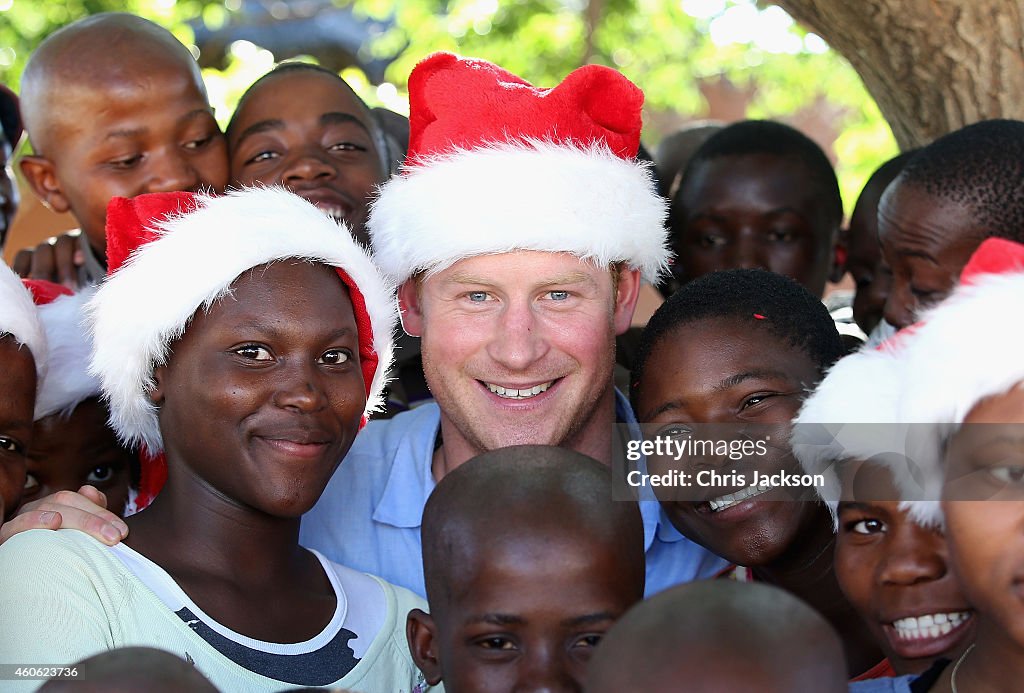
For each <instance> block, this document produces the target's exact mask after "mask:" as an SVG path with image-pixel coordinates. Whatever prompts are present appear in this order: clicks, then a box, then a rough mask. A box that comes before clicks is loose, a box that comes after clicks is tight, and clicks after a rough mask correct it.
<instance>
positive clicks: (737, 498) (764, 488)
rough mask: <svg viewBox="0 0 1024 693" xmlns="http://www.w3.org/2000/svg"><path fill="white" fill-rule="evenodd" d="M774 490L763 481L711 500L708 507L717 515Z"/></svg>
mask: <svg viewBox="0 0 1024 693" xmlns="http://www.w3.org/2000/svg"><path fill="white" fill-rule="evenodd" d="M771 490H772V486H771V485H770V484H769V483H768V482H767V481H762V482H761V483H759V484H756V485H754V486H748V487H747V488H745V489H743V490H741V491H737V492H736V493H730V494H728V495H726V496H722V497H720V498H715V499H714V500H709V501H708V505H709V506H711V512H713V513H717V512H719V511H721V510H725V509H726V508H731V507H732V506H734V505H736V504H737V503H739V502H741V501H745V500H746V499H748V498H752V497H754V496H759V495H761V494H762V493H766V492H768V491H771Z"/></svg>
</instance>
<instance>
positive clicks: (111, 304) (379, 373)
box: [87, 188, 397, 508]
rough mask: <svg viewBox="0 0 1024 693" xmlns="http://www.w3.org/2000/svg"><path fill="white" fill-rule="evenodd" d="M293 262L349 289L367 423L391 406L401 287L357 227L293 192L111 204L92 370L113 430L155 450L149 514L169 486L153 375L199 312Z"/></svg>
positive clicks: (146, 469)
mask: <svg viewBox="0 0 1024 693" xmlns="http://www.w3.org/2000/svg"><path fill="white" fill-rule="evenodd" d="M288 258H298V259H302V260H305V261H309V262H314V263H322V264H325V265H329V266H332V267H334V268H336V270H337V273H338V276H339V277H340V278H341V280H342V281H343V282H344V283H345V285H346V286H347V287H348V290H349V296H350V298H351V301H352V308H353V312H354V313H355V317H356V324H357V327H358V330H359V357H360V363H361V367H362V371H363V379H364V381H365V384H366V408H365V410H364V414H363V421H364V422H365V420H366V417H367V416H369V414H370V413H371V412H373V411H376V410H378V409H380V408H381V407H382V405H383V389H384V385H385V383H386V374H387V371H388V369H389V367H390V365H391V362H392V337H393V334H394V330H395V327H396V325H397V310H396V302H395V298H394V288H393V285H391V284H389V283H388V282H387V281H385V279H384V278H383V277H382V276H381V274H380V272H379V271H378V270H377V268H376V267H374V265H373V264H372V263H371V261H370V259H369V257H368V256H367V254H366V251H365V250H364V249H363V248H362V247H361V246H359V245H358V244H357V243H356V242H355V241H354V240H352V234H351V233H350V232H349V230H348V229H347V228H345V227H344V226H341V225H339V224H337V223H336V222H335V221H333V220H332V219H330V218H329V217H328V216H327V215H325V214H324V213H323V212H321V211H320V210H318V209H317V208H316V207H314V206H313V205H311V204H310V203H308V202H306V201H305V200H303V199H302V198H300V197H298V196H297V195H294V194H292V193H290V192H288V191H287V190H284V189H282V188H248V189H244V190H239V191H234V192H229V193H227V194H226V195H224V196H220V197H214V196H210V195H202V194H195V193H154V194H149V195H140V196H139V197H136V198H134V199H131V200H128V199H124V198H114V199H113V200H112V201H111V203H110V206H109V207H108V210H107V262H108V275H107V278H106V280H105V281H104V282H103V284H102V285H101V286H100V288H99V290H98V291H97V292H96V295H95V297H94V298H93V299H92V300H91V301H90V302H89V305H88V306H87V311H88V312H89V314H90V317H91V322H92V328H93V339H94V346H95V351H94V354H93V358H92V364H91V367H90V370H91V372H92V373H94V374H95V375H96V376H97V377H98V378H99V379H100V383H101V386H102V390H103V394H104V396H105V398H106V399H107V400H108V402H109V404H110V423H111V426H112V428H113V429H114V430H115V431H116V432H117V434H118V436H119V437H120V438H121V439H122V440H123V441H124V442H125V443H127V444H129V445H132V446H135V445H139V444H141V445H142V446H143V448H144V451H143V452H144V455H143V458H144V461H143V465H142V470H141V471H142V474H141V479H140V483H139V498H138V505H139V507H140V508H143V507H145V506H146V505H147V504H148V503H149V502H150V501H151V500H152V498H153V497H154V496H155V495H156V493H157V492H158V491H159V489H160V487H161V486H162V485H163V482H164V481H165V480H166V465H165V463H164V462H163V460H162V455H161V453H162V451H163V443H162V440H161V437H160V428H159V425H158V421H157V409H156V407H155V406H154V405H153V403H152V402H151V401H150V400H149V397H148V393H149V391H150V390H151V389H152V387H153V385H154V383H153V371H154V369H155V368H156V367H157V366H159V365H162V364H163V363H165V362H166V360H167V358H168V355H169V349H170V345H171V343H172V342H173V341H174V340H176V339H178V338H179V337H181V335H182V334H183V333H184V332H185V328H186V327H187V326H188V323H189V321H190V320H191V318H192V316H193V315H194V314H195V313H196V311H198V310H200V309H208V308H209V307H210V306H211V305H212V304H213V303H215V302H216V301H217V300H218V299H220V298H222V297H223V296H224V295H225V294H227V293H228V291H229V290H230V287H231V284H232V282H234V281H235V279H236V278H238V277H239V276H240V275H241V274H242V273H243V272H245V271H246V270H249V269H251V268H253V267H258V266H260V265H264V264H267V263H270V262H274V261H277V260H283V259H288ZM147 458H148V459H147Z"/></svg>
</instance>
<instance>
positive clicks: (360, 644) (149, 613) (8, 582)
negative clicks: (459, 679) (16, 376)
mask: <svg viewBox="0 0 1024 693" xmlns="http://www.w3.org/2000/svg"><path fill="white" fill-rule="evenodd" d="M317 557H318V558H319V559H320V561H321V564H322V565H323V567H324V570H325V572H326V574H327V576H328V578H329V579H330V581H331V585H332V586H333V588H334V592H335V595H336V597H337V607H336V609H335V613H334V616H333V618H332V619H331V621H330V623H328V624H327V626H326V627H325V628H324V629H323V630H322V631H321V632H320V633H318V634H317V635H316V636H314V637H313V638H311V639H310V640H307V641H305V642H301V643H289V644H280V643H270V642H264V641H260V640H255V639H253V638H249V637H247V636H245V635H242V634H240V633H237V632H234V631H232V630H231V629H229V628H226V627H225V626H223V625H221V624H220V623H218V622H217V621H215V620H214V619H212V618H210V616H208V615H207V614H206V613H204V612H203V610H202V609H200V608H199V607H198V606H197V605H196V604H195V603H194V602H193V601H192V600H191V599H189V597H188V595H186V594H185V593H184V592H183V591H182V590H181V588H180V587H179V586H178V585H177V583H175V582H174V580H173V579H172V578H171V576H170V575H168V574H167V573H166V572H165V571H164V570H163V569H162V568H160V567H159V566H158V565H156V564H155V563H153V562H152V561H150V560H148V559H147V558H146V557H145V556H142V555H141V554H139V553H138V552H136V551H134V550H132V549H131V548H129V547H127V546H125V545H118V546H115V547H107V546H104V545H103V544H101V543H100V542H98V541H96V540H94V539H92V538H91V537H89V536H88V535H86V534H84V533H82V532H78V531H75V530H59V531H57V532H53V531H48V530H33V531H29V532H24V533H22V534H19V535H17V536H15V537H13V538H11V539H10V540H8V541H7V542H6V543H4V544H3V545H2V546H0V623H2V624H3V626H2V635H0V663H2V664H6V665H11V664H14V665H26V666H28V665H32V666H45V665H48V666H67V665H70V664H73V663H75V662H78V661H81V660H82V659H85V658H86V657H90V656H92V655H94V654H97V653H99V652H103V651H106V650H112V649H116V648H119V647H127V646H137V645H138V646H149V647H157V648H159V649H162V650H166V651H168V652H171V653H172V654H175V655H177V656H179V657H181V658H183V659H185V660H187V661H191V662H193V663H194V664H195V666H196V668H197V669H198V670H199V672H200V673H202V674H203V675H204V676H206V678H208V679H209V680H210V681H211V682H212V683H213V685H214V686H216V687H218V688H219V689H220V690H222V691H225V693H232V692H234V691H280V690H285V689H288V688H297V687H305V686H330V687H333V688H347V689H350V690H353V691H360V692H364V693H378V692H379V693H413V691H423V690H427V687H426V686H425V684H424V683H423V679H422V676H421V675H420V673H419V671H418V670H417V669H416V666H415V665H414V664H413V662H412V658H411V657H410V655H409V651H408V646H407V644H406V640H405V617H406V615H407V614H408V613H409V610H410V609H412V608H416V607H419V608H426V607H425V604H424V602H423V600H422V599H420V598H419V597H417V596H415V595H414V594H412V593H411V592H409V591H408V590H405V589H402V588H400V587H395V586H393V585H390V584H388V583H386V582H384V581H383V580H381V579H379V578H376V577H373V576H370V575H366V574H364V573H359V572H356V571H354V570H350V569H348V568H345V567H343V566H340V565H338V564H336V563H331V562H330V561H327V560H326V559H324V558H323V557H322V556H320V555H319V554H317ZM8 683H10V684H11V686H10V688H8V687H7V684H8ZM41 683H42V682H41V681H38V680H36V681H14V682H7V681H5V682H4V690H12V691H13V690H34V689H35V688H37V687H38V686H39V685H41Z"/></svg>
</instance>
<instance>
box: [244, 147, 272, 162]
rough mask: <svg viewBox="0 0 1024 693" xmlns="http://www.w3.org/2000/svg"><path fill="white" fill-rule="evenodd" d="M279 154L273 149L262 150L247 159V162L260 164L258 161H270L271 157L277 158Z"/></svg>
mask: <svg viewBox="0 0 1024 693" xmlns="http://www.w3.org/2000/svg"><path fill="white" fill-rule="evenodd" d="M277 156H278V155H277V152H275V151H271V150H267V151H265V152H260V153H259V154H257V155H256V156H252V157H249V159H248V161H246V162H245V163H246V164H258V163H260V162H262V161H270V160H271V159H276V158H277Z"/></svg>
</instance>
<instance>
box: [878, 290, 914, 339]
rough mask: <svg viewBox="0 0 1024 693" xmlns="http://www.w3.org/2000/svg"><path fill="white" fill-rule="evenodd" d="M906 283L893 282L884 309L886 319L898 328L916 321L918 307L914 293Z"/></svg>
mask: <svg viewBox="0 0 1024 693" xmlns="http://www.w3.org/2000/svg"><path fill="white" fill-rule="evenodd" d="M905 284H906V282H895V281H894V282H893V285H892V290H891V291H890V292H889V296H888V297H887V298H886V299H885V309H884V310H883V311H882V314H883V315H884V316H885V321H886V322H887V323H889V324H890V325H893V326H895V327H898V328H904V327H907V326H908V325H912V324H913V323H914V310H915V308H916V307H917V301H916V300H915V299H914V297H913V293H912V292H911V291H910V290H909V287H907V286H906V285H905Z"/></svg>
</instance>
